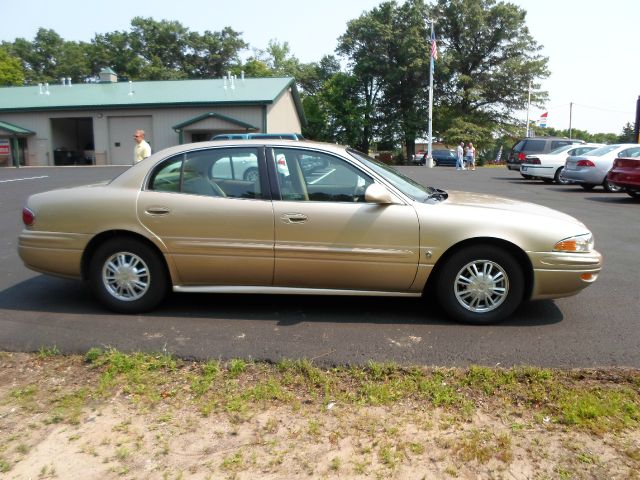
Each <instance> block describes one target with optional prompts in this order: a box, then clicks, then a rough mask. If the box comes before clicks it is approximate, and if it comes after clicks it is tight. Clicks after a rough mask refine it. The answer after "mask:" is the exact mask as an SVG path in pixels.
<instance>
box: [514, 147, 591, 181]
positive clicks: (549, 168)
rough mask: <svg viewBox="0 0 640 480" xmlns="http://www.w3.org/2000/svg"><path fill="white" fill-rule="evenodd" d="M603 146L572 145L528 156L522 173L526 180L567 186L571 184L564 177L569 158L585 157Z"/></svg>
mask: <svg viewBox="0 0 640 480" xmlns="http://www.w3.org/2000/svg"><path fill="white" fill-rule="evenodd" d="M601 146H602V144H601V143H582V144H571V145H563V146H561V147H558V148H556V149H555V150H552V151H551V152H549V153H537V154H533V155H527V157H526V159H525V161H524V162H523V163H522V164H521V165H520V173H521V174H522V176H523V177H525V178H539V179H540V180H542V181H543V182H546V183H551V182H556V183H558V184H560V185H566V184H567V183H571V182H570V181H568V180H567V179H566V178H565V177H564V175H563V171H564V164H565V162H566V160H567V158H568V157H570V156H572V155H584V154H585V153H587V152H590V151H591V150H595V149H596V148H599V147H601Z"/></svg>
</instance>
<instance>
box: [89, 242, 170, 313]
mask: <svg viewBox="0 0 640 480" xmlns="http://www.w3.org/2000/svg"><path fill="white" fill-rule="evenodd" d="M89 284H90V286H91V289H92V290H93V293H94V294H95V295H96V297H97V298H98V299H99V300H100V302H102V303H103V304H104V305H105V306H106V307H107V308H109V309H110V310H113V311H115V312H119V313H142V312H146V311H149V310H151V309H153V308H154V307H156V306H157V305H158V304H159V303H160V302H161V301H162V300H163V299H164V297H165V295H166V293H167V290H168V287H169V283H168V279H167V273H166V269H165V266H164V264H163V261H162V260H161V258H160V256H159V255H158V254H157V253H156V252H155V251H154V250H153V249H152V248H151V247H149V246H148V245H145V244H144V243H142V242H140V241H138V240H135V239H131V238H114V239H111V240H109V241H107V242H105V243H103V244H102V245H101V246H100V247H98V249H97V250H96V252H95V254H94V256H93V258H92V259H91V263H90V267H89Z"/></svg>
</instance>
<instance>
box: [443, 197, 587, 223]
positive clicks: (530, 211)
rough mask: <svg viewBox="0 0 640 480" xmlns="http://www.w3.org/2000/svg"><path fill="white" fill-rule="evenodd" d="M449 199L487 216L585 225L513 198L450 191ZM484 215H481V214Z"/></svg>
mask: <svg viewBox="0 0 640 480" xmlns="http://www.w3.org/2000/svg"><path fill="white" fill-rule="evenodd" d="M447 193H448V194H449V197H448V198H447V200H446V201H445V202H446V203H447V204H448V205H451V206H461V207H468V208H473V209H476V210H478V209H479V210H484V211H485V212H486V215H492V214H497V213H498V212H504V213H508V214H519V215H533V216H537V217H543V218H544V219H555V220H560V221H565V222H570V223H574V224H578V225H583V223H582V222H580V221H579V220H578V219H576V218H574V217H572V216H571V215H567V214H566V213H562V212H560V211H558V210H554V209H553V208H549V207H544V206H542V205H538V204H535V203H530V202H523V201H520V200H514V199H511V198H504V197H497V196H495V195H489V194H484V193H472V192H459V191H448V192H447ZM479 214H480V215H482V214H481V213H479Z"/></svg>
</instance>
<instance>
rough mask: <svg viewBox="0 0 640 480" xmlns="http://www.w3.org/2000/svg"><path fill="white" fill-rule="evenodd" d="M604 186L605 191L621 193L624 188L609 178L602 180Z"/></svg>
mask: <svg viewBox="0 0 640 480" xmlns="http://www.w3.org/2000/svg"><path fill="white" fill-rule="evenodd" d="M602 188H604V191H605V192H609V193H620V192H621V191H622V190H624V189H623V188H622V187H619V186H618V185H614V184H613V183H611V182H610V181H609V179H607V178H605V179H604V182H602Z"/></svg>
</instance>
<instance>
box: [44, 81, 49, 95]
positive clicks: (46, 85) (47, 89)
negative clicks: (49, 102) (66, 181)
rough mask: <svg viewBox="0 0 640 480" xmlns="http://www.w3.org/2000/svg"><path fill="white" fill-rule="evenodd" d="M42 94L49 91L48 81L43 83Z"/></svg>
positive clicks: (47, 93) (46, 93)
mask: <svg viewBox="0 0 640 480" xmlns="http://www.w3.org/2000/svg"><path fill="white" fill-rule="evenodd" d="M44 94H45V95H50V92H49V84H48V83H46V82H45V84H44Z"/></svg>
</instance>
